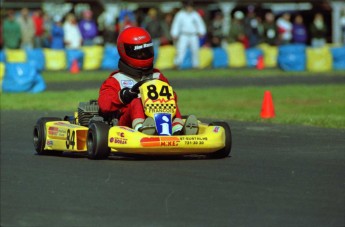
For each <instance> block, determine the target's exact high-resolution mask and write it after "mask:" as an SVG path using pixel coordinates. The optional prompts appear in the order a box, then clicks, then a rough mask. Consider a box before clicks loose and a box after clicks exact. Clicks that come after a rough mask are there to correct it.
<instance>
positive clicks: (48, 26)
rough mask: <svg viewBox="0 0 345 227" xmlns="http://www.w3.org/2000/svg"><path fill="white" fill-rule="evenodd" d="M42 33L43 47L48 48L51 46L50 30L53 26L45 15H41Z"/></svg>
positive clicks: (50, 19) (51, 21)
mask: <svg viewBox="0 0 345 227" xmlns="http://www.w3.org/2000/svg"><path fill="white" fill-rule="evenodd" d="M43 20H44V21H43V23H44V33H43V47H45V48H49V47H50V46H51V39H52V37H51V30H52V26H53V23H54V22H53V20H52V18H51V17H50V16H49V15H48V14H47V13H43Z"/></svg>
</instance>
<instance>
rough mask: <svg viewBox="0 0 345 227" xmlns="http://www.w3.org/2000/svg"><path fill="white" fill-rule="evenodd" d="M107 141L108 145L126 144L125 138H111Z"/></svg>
mask: <svg viewBox="0 0 345 227" xmlns="http://www.w3.org/2000/svg"><path fill="white" fill-rule="evenodd" d="M109 141H110V143H116V144H127V139H125V138H117V137H111V138H110V140H109Z"/></svg>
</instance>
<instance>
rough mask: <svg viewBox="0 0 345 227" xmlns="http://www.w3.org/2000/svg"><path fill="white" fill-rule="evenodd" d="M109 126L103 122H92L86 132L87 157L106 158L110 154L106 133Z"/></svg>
mask: <svg viewBox="0 0 345 227" xmlns="http://www.w3.org/2000/svg"><path fill="white" fill-rule="evenodd" d="M109 129H110V126H109V125H107V124H105V123H103V122H93V123H91V125H90V126H89V131H88V133H87V154H88V158H89V159H106V158H108V156H109V154H110V148H109V147H108V133H109Z"/></svg>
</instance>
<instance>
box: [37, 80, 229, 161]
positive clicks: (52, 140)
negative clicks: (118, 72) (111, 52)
mask: <svg viewBox="0 0 345 227" xmlns="http://www.w3.org/2000/svg"><path fill="white" fill-rule="evenodd" d="M131 91H132V92H136V93H138V95H139V96H138V97H140V98H141V101H142V104H143V108H144V112H145V114H146V116H147V117H152V118H153V119H154V122H155V127H156V132H157V135H156V134H155V135H146V134H144V133H142V132H140V131H136V130H134V129H132V128H129V127H125V126H119V125H118V124H117V119H116V117H115V118H109V117H105V116H102V114H100V112H99V107H98V104H97V101H94V100H91V101H89V102H81V103H79V107H78V111H77V112H75V113H74V116H65V117H64V119H63V120H62V119H61V118H56V117H43V118H40V119H38V121H37V123H36V125H35V127H34V131H33V141H34V147H35V150H36V152H37V153H38V154H39V155H45V154H48V155H49V154H54V155H57V154H61V153H62V152H64V151H65V152H84V153H87V155H88V158H90V159H106V158H108V156H109V155H110V154H137V155H191V154H205V155H207V157H209V158H225V157H227V156H229V154H230V152H231V145H232V137H231V130H230V126H229V125H228V124H227V123H226V122H213V123H211V124H205V123H202V122H200V121H199V128H198V132H197V134H196V135H172V119H173V118H174V116H175V114H176V101H175V98H174V95H173V94H174V93H173V89H172V87H171V86H170V85H169V84H167V83H165V82H163V81H161V80H158V79H149V80H142V81H140V82H138V83H136V84H135V85H134V86H133V87H132V88H131ZM185 119H186V118H185V117H183V120H184V121H185Z"/></svg>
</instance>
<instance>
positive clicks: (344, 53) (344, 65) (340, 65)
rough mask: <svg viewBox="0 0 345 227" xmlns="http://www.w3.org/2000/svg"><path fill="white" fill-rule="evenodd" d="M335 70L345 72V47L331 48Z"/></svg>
mask: <svg viewBox="0 0 345 227" xmlns="http://www.w3.org/2000/svg"><path fill="white" fill-rule="evenodd" d="M331 53H332V58H333V69H335V70H345V46H343V47H334V48H331Z"/></svg>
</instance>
